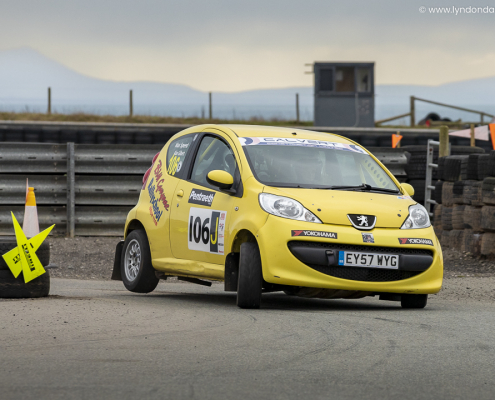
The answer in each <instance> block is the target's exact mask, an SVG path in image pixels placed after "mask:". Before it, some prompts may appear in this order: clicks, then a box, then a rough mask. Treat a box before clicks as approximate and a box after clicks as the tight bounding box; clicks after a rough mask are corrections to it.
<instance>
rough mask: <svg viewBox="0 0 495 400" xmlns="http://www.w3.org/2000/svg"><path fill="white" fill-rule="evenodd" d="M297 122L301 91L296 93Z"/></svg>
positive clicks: (297, 119) (297, 120)
mask: <svg viewBox="0 0 495 400" xmlns="http://www.w3.org/2000/svg"><path fill="white" fill-rule="evenodd" d="M296 122H297V123H299V93H296Z"/></svg>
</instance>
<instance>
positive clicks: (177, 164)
mask: <svg viewBox="0 0 495 400" xmlns="http://www.w3.org/2000/svg"><path fill="white" fill-rule="evenodd" d="M192 141H193V136H192V135H187V136H182V137H180V138H178V139H175V140H174V141H173V142H172V143H170V146H169V147H168V151H167V172H168V174H169V175H172V176H175V174H177V173H178V172H180V170H181V168H182V164H183V163H184V159H185V158H186V154H187V152H188V150H189V148H190V147H191V143H192Z"/></svg>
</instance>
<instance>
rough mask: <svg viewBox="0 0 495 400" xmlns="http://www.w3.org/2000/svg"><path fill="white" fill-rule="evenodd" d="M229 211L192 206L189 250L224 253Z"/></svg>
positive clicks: (188, 235) (188, 233) (188, 234)
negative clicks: (226, 222)
mask: <svg viewBox="0 0 495 400" xmlns="http://www.w3.org/2000/svg"><path fill="white" fill-rule="evenodd" d="M226 220H227V211H220V210H209V209H205V208H195V207H191V210H190V211H189V223H188V229H187V230H188V232H187V237H188V241H187V242H188V243H187V246H188V248H189V250H197V251H205V252H207V253H212V254H224V231H225V221H226Z"/></svg>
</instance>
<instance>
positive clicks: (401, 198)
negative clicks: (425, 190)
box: [397, 196, 412, 200]
mask: <svg viewBox="0 0 495 400" xmlns="http://www.w3.org/2000/svg"><path fill="white" fill-rule="evenodd" d="M397 198H398V199H399V200H412V198H411V196H397Z"/></svg>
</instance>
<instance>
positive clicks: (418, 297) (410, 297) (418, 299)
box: [400, 294, 428, 308]
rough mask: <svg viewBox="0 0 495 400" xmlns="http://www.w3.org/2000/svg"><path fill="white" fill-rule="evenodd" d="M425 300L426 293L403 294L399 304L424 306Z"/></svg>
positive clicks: (404, 306) (415, 306)
mask: <svg viewBox="0 0 495 400" xmlns="http://www.w3.org/2000/svg"><path fill="white" fill-rule="evenodd" d="M427 302H428V295H427V294H403V295H402V297H401V301H400V305H401V306H402V308H425V307H426V303H427Z"/></svg>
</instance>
